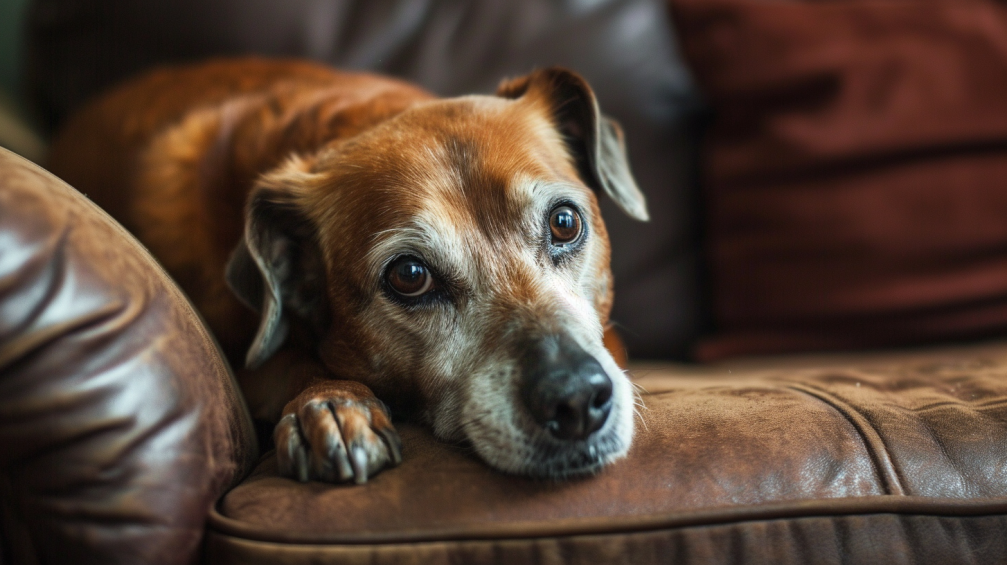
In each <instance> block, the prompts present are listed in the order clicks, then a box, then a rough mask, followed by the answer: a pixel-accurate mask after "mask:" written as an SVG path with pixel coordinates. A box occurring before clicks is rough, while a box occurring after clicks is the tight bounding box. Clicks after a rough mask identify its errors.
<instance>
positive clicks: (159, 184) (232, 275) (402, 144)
mask: <svg viewBox="0 0 1007 565" xmlns="http://www.w3.org/2000/svg"><path fill="white" fill-rule="evenodd" d="M48 166H49V168H50V169H51V170H52V171H53V172H54V173H55V174H57V175H59V176H60V177H62V178H63V179H64V180H66V181H67V182H68V183H69V184H70V185H71V186H74V187H76V188H77V189H79V190H80V191H81V192H83V193H85V194H86V195H88V196H89V197H90V198H91V199H92V200H93V201H95V202H96V203H97V204H98V205H100V206H101V207H103V208H104V209H105V210H106V211H108V212H109V213H110V214H111V215H112V216H113V217H115V218H116V219H118V220H119V221H120V222H121V223H122V224H123V225H124V226H125V227H126V228H127V229H128V230H129V231H131V232H132V233H133V234H135V235H136V237H137V238H138V239H139V240H140V241H141V242H142V243H143V244H144V245H146V246H147V247H148V249H150V251H151V252H152V253H153V255H154V256H155V257H156V258H157V259H158V260H159V261H160V262H161V264H162V265H163V266H164V268H165V269H166V270H167V271H168V273H169V274H171V275H172V277H173V278H174V279H175V280H176V281H177V282H178V283H179V284H180V286H181V287H182V288H183V290H184V291H185V292H186V293H187V294H188V296H189V297H190V299H191V300H192V301H193V303H194V305H195V306H196V308H197V310H198V311H199V312H200V313H201V315H202V316H203V317H204V318H205V321H206V322H207V324H208V325H209V327H210V328H211V330H212V331H213V333H214V335H215V336H216V337H217V339H218V340H219V342H220V344H221V347H222V349H223V351H224V353H225V355H226V356H227V357H228V359H229V360H230V361H231V362H232V364H234V365H235V366H237V365H240V364H242V361H243V364H244V368H243V369H241V370H239V371H238V372H237V376H238V380H239V383H240V385H241V388H242V391H243V392H244V394H245V396H246V399H247V401H248V403H249V407H250V410H251V411H252V414H253V416H254V417H256V418H259V419H265V420H268V421H270V422H271V423H275V428H274V432H273V437H274V440H275V444H276V456H277V461H278V467H279V470H280V472H281V473H282V474H284V475H286V476H291V477H295V478H297V479H299V480H301V481H308V480H320V481H328V482H349V481H354V482H356V483H364V482H366V481H367V480H368V478H369V477H372V476H373V475H374V474H376V473H377V472H379V471H380V470H382V469H384V468H386V467H390V466H394V465H396V464H398V463H399V462H400V461H401V458H402V455H401V444H400V439H399V437H398V435H397V434H396V432H395V429H394V427H393V425H392V422H391V418H390V416H389V414H390V411H389V407H390V408H391V410H393V411H394V412H395V413H396V414H401V415H402V416H404V417H406V418H412V419H415V420H416V421H419V422H422V423H424V424H426V425H428V426H429V427H430V428H432V430H433V432H434V433H435V435H436V436H437V437H439V438H441V439H443V440H446V441H451V442H468V443H469V444H471V446H472V447H474V449H475V451H476V453H478V455H479V456H480V457H481V458H482V459H483V460H484V461H485V462H487V463H488V464H489V465H491V466H492V467H495V468H496V469H498V470H501V471H504V472H507V473H514V474H522V475H530V476H535V477H547V478H553V479H562V478H566V477H572V476H577V475H584V474H591V473H594V472H596V471H598V470H599V469H601V468H602V467H603V466H605V465H606V464H608V463H610V462H612V461H614V460H617V459H619V458H621V457H623V456H624V455H625V454H626V452H627V450H628V449H629V447H630V444H631V441H632V437H633V428H634V422H633V420H634V392H633V389H632V385H631V384H630V382H629V380H628V379H627V377H626V376H625V375H624V373H623V371H622V370H621V369H620V367H619V365H618V364H617V362H616V361H615V359H614V358H613V356H612V354H611V353H610V352H609V351H608V350H607V349H606V346H605V339H606V330H607V329H608V325H609V311H610V309H611V306H612V297H613V287H612V275H611V271H610V267H609V259H610V248H609V242H608V235H607V233H606V231H605V224H604V223H603V222H602V218H601V214H600V211H599V206H598V197H599V195H601V194H605V195H607V196H608V197H610V198H612V199H614V201H615V203H616V204H617V205H618V206H619V207H620V208H621V209H622V210H623V211H625V212H626V213H627V214H629V215H630V216H631V217H633V218H636V219H638V220H644V221H645V220H647V219H648V218H647V208H646V202H645V199H644V196H643V195H642V194H641V192H640V190H639V188H638V187H637V185H636V183H635V181H634V179H633V177H632V174H631V172H630V169H629V165H628V163H627V158H626V151H625V146H624V142H623V136H622V133H621V130H620V129H619V127H618V125H617V124H616V123H615V122H613V121H612V120H610V119H608V118H606V117H605V116H603V115H602V114H601V113H600V112H599V109H598V104H597V102H596V100H595V96H594V94H593V93H592V91H591V89H590V87H589V86H588V84H587V83H586V82H585V81H584V80H583V79H582V78H581V77H579V76H578V75H576V74H575V73H573V72H571V71H568V70H564V69H560V68H548V69H541V70H537V71H534V72H532V73H530V74H528V75H526V76H523V77H520V78H516V79H512V80H506V81H504V82H503V83H502V84H501V85H500V87H499V89H498V90H497V92H496V94H495V95H486V96H463V97H459V98H447V99H440V98H436V97H434V96H433V95H431V94H430V93H428V92H426V91H424V90H422V89H420V88H418V87H415V86H412V85H410V84H407V83H404V82H400V81H398V80H393V79H391V78H384V77H379V76H375V75H369V74H360V73H344V72H338V71H335V70H333V69H330V68H327V67H324V66H321V65H316V64H312V63H307V62H298V61H286V60H270V59H257V58H246V59H232V60H213V61H209V62H206V63H202V64H198V65H194V66H181V67H174V68H163V69H158V70H155V71H153V72H150V73H148V74H146V75H143V76H141V77H139V78H137V79H134V80H131V81H128V82H127V83H125V84H124V85H122V86H120V87H118V88H116V89H114V90H112V91H111V92H110V93H108V94H106V95H104V96H101V97H99V98H98V99H97V100H95V101H93V102H91V103H89V104H88V105H86V106H85V108H84V109H82V110H81V111H80V112H79V113H78V114H77V115H76V116H74V117H73V118H72V119H71V120H70V121H69V122H68V124H67V125H66V126H65V128H64V129H63V130H62V131H61V133H60V134H59V135H58V136H57V137H56V139H55V140H54V142H53V144H52V148H51V152H50V159H49V162H48ZM379 398H380V399H382V400H379Z"/></svg>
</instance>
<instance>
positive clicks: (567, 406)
mask: <svg viewBox="0 0 1007 565" xmlns="http://www.w3.org/2000/svg"><path fill="white" fill-rule="evenodd" d="M522 365H523V366H522V370H523V375H522V383H521V397H522V400H523V402H524V404H525V407H526V408H527V409H528V411H529V412H530V414H531V416H532V418H533V419H534V420H535V422H536V423H538V424H539V425H540V426H542V427H543V428H545V429H546V430H548V431H549V433H550V434H552V435H553V436H554V437H555V438H557V439H561V440H569V441H575V440H582V439H586V438H587V437H588V436H590V435H591V434H592V433H594V432H596V431H597V430H599V429H600V428H601V427H602V425H604V423H605V420H606V419H607V418H608V415H609V412H611V409H612V380H611V379H610V378H609V377H608V375H607V374H606V373H605V370H604V369H603V368H602V366H601V364H600V363H598V361H597V360H596V359H595V358H594V357H592V356H591V355H590V354H588V353H587V352H586V351H584V349H583V348H581V347H580V346H579V345H577V343H576V342H574V341H573V339H571V338H570V337H568V336H562V335H561V336H549V337H546V338H543V339H541V340H538V341H537V342H534V343H532V344H530V345H529V346H528V347H527V350H526V351H525V355H524V356H523V363H522Z"/></svg>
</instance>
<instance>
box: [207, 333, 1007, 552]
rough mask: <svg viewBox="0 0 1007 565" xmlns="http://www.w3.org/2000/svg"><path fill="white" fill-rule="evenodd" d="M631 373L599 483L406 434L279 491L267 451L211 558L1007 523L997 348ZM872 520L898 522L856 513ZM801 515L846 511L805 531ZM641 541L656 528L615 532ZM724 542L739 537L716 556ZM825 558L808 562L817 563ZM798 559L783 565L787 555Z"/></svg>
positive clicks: (1004, 396) (217, 520)
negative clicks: (627, 419) (637, 406)
mask: <svg viewBox="0 0 1007 565" xmlns="http://www.w3.org/2000/svg"><path fill="white" fill-rule="evenodd" d="M635 374H636V377H637V379H636V382H637V383H638V384H639V385H640V386H642V387H643V388H644V389H646V391H647V392H646V393H644V394H643V400H644V404H645V408H644V409H643V410H641V414H642V419H643V422H642V423H641V425H640V426H639V432H638V436H637V439H636V441H635V444H634V447H633V449H632V451H631V452H630V455H629V457H628V458H627V459H626V460H624V461H621V462H619V463H616V464H615V465H613V466H611V467H610V468H608V469H606V470H604V471H602V472H601V473H600V474H599V475H598V476H595V477H591V478H587V479H583V480H577V481H570V482H565V483H552V482H544V481H534V480H529V479H524V478H519V477H512V476H505V475H502V474H499V473H496V472H494V471H491V470H490V469H488V468H487V467H486V466H485V465H483V464H481V463H479V462H478V461H477V460H476V459H475V457H474V456H473V455H471V454H470V453H469V451H468V450H467V449H466V448H465V447H464V446H451V445H445V444H441V443H439V442H437V441H435V440H434V439H433V438H432V437H431V436H430V435H429V434H428V433H427V432H425V431H423V430H420V429H417V428H414V427H409V426H400V432H401V434H402V439H403V457H404V461H403V463H402V465H401V466H400V467H399V468H396V469H394V470H391V471H388V472H386V473H382V474H381V475H379V476H377V477H375V478H374V480H373V482H372V483H369V484H367V485H366V486H363V487H338V486H336V487H333V486H329V485H323V484H320V483H308V484H298V483H296V482H293V481H290V480H287V479H281V478H278V477H277V476H276V474H275V466H274V463H273V460H272V458H271V457H268V456H267V457H266V458H265V460H264V461H263V462H262V463H261V464H260V465H259V467H258V469H257V470H256V471H255V472H254V473H253V474H252V475H251V476H250V477H249V478H248V479H247V480H246V481H245V482H243V483H242V484H241V485H240V486H238V487H237V488H235V489H234V490H233V491H231V492H230V493H228V494H227V495H226V496H225V498H224V499H223V501H222V502H221V504H220V505H219V506H218V511H219V513H218V514H216V515H214V516H213V518H212V520H211V529H212V530H214V531H215V532H216V533H215V534H214V536H215V537H214V538H212V541H211V543H210V546H209V547H210V550H211V551H215V552H218V553H214V554H213V555H214V556H215V558H216V557H220V558H223V557H224V556H227V555H242V554H244V553H242V552H252V553H248V554H247V555H252V554H255V552H256V551H259V550H261V551H263V552H264V553H262V555H263V556H267V555H268V556H270V559H272V558H273V557H276V556H282V559H280V558H279V557H277V559H279V562H288V561H283V560H286V559H289V562H307V561H306V559H307V556H309V555H310V554H311V551H321V552H323V553H324V552H337V553H338V555H340V556H344V555H345V556H350V555H351V554H352V555H355V556H356V557H353V558H352V559H350V558H349V557H347V558H348V559H350V561H348V562H354V561H353V559H365V558H368V559H369V558H370V557H374V558H375V560H376V561H375V562H380V563H386V562H387V563H398V562H408V559H406V557H405V556H406V555H407V554H406V553H403V547H410V548H412V547H413V546H411V545H410V546H399V547H398V548H396V547H388V546H383V547H382V548H381V549H380V550H379V549H377V546H376V545H375V544H378V543H383V544H389V543H392V544H395V543H398V544H410V543H422V544H426V545H424V546H423V547H424V548H426V549H425V551H426V550H429V551H431V552H432V553H431V556H432V557H431V559H432V561H431V562H445V561H449V560H450V559H461V560H462V561H467V558H463V557H462V556H464V555H467V553H466V552H467V551H470V550H471V551H475V552H477V553H476V554H473V555H481V556H482V557H479V558H478V560H480V562H481V560H483V559H484V558H485V559H486V561H488V562H507V561H506V559H503V558H502V557H501V555H503V553H500V552H501V551H503V550H502V549H501V548H503V547H512V548H515V549H514V551H517V552H518V553H517V554H519V555H532V556H535V555H537V556H538V557H536V558H535V559H543V561H542V562H560V561H559V559H560V558H559V557H558V556H561V555H568V554H569V555H574V554H576V555H581V556H582V558H581V559H575V558H571V561H572V562H595V561H592V559H589V558H588V557H589V556H591V555H593V553H592V551H593V550H590V549H589V548H590V547H593V546H592V545H591V544H596V543H597V536H602V537H604V536H605V535H607V534H617V533H621V534H625V535H623V537H620V538H619V541H618V542H617V543H616V545H618V544H622V543H627V544H633V543H639V544H642V545H640V546H639V547H635V546H634V547H635V549H632V551H633V552H643V553H642V555H649V556H651V558H648V559H645V560H643V561H642V562H652V561H655V560H656V556H666V555H669V554H677V553H676V552H684V553H683V555H691V552H692V551H699V550H697V549H695V548H694V547H693V548H691V549H690V547H691V545H690V544H700V547H701V548H705V549H703V550H702V551H709V552H712V553H710V555H720V556H721V557H725V555H726V556H729V555H734V554H735V553H737V554H738V555H741V554H743V552H742V546H747V544H749V543H751V544H753V545H752V547H754V548H755V553H754V554H753V555H756V556H757V555H760V554H762V553H760V552H765V551H767V548H762V547H759V544H758V543H757V541H758V540H759V539H764V540H765V539H774V538H773V536H780V540H781V543H784V542H785V543H784V545H783V546H781V548H780V551H781V552H782V553H781V555H782V556H783V557H787V552H799V551H800V550H801V547H800V544H801V543H811V544H817V543H819V541H821V543H827V542H828V540H829V539H837V540H839V541H838V542H837V543H839V542H841V543H842V544H853V545H855V546H859V545H862V544H873V543H878V540H877V539H875V538H873V537H872V536H874V535H875V533H874V530H872V529H870V528H866V527H865V528H860V529H852V530H851V529H849V528H850V527H852V526H850V524H853V523H856V521H857V520H868V521H872V520H880V523H882V524H883V527H884V528H887V530H885V531H890V532H893V536H894V537H892V539H891V541H892V543H891V544H888V543H887V542H886V543H885V545H884V547H883V550H879V551H882V552H883V553H884V552H889V551H892V552H895V551H896V550H897V549H898V547H900V546H899V544H904V545H906V546H907V547H908V545H911V544H912V543H914V541H913V540H914V539H915V538H914V536H915V535H917V534H916V532H917V530H918V531H919V532H923V531H926V530H927V529H937V530H942V529H946V528H949V527H950V528H952V531H950V532H945V533H944V534H942V536H943V537H942V538H940V539H945V540H946V541H947V543H943V542H941V543H937V539H938V538H933V539H928V540H926V541H927V543H930V544H937V545H935V546H934V547H940V548H943V549H942V551H957V550H958V549H961V548H962V547H965V546H969V544H979V545H981V546H982V547H990V546H988V545H985V544H987V543H989V539H987V538H982V537H977V538H970V537H968V530H969V528H971V527H972V526H969V525H967V524H966V523H965V522H959V521H956V520H954V519H951V518H934V519H933V520H930V521H928V520H929V519H925V518H921V517H920V516H927V515H933V516H955V515H961V516H965V515H970V514H973V515H987V514H993V515H997V517H996V518H995V519H991V521H990V522H988V523H987V522H982V521H981V520H980V521H976V522H974V524H978V525H976V526H975V527H976V528H979V530H980V531H981V532H985V533H984V534H983V535H987V534H988V533H989V532H990V531H991V530H990V528H994V527H1002V525H1003V524H1004V520H1003V517H1002V516H1001V515H1002V514H1004V513H1007V472H1005V470H1007V345H1000V344H993V345H987V346H984V347H978V348H963V349H952V350H947V351H933V352H925V353H911V352H910V353H904V354H900V355H890V356H888V357H886V356H875V357H863V358H849V357H847V358H842V357H840V358H834V359H804V360H797V361H793V362H790V363H787V362H782V361H777V360H766V361H762V362H746V363H736V364H733V365H727V364H725V365H719V366H708V367H703V368H690V367H685V366H681V367H669V366H665V367H657V368H642V369H637V370H636V371H635ZM878 513H894V514H897V515H899V516H904V517H895V518H892V517H888V518H877V517H870V516H869V515H875V514H878ZM860 514H863V515H864V516H865V517H861V518H858V517H857V515H860ZM815 516H819V517H821V516H824V517H829V516H846V518H837V519H835V520H832V519H826V521H825V522H824V523H821V524H819V523H817V522H815V521H814V520H813V519H812V518H813V517H815ZM781 520H782V521H784V522H785V524H783V525H780V524H781V523H780V522H779V521H781ZM914 520H921V522H919V525H912V524H916V523H917V522H914ZM769 521H772V524H776V525H775V526H773V525H771V524H770V522H769ZM714 523H720V524H725V525H724V526H723V528H724V529H723V530H722V532H721V533H719V534H717V533H715V532H712V531H711V530H709V529H693V530H683V528H689V527H691V526H698V525H703V524H714ZM910 523H911V524H910ZM970 523H972V522H970ZM816 524H817V525H816ZM844 524H846V525H844ZM906 524H910V525H909V526H907V525H906ZM942 524H943V525H942ZM910 526H911V527H910ZM879 527H880V526H879ZM774 528H777V529H778V532H777V533H775V534H774V533H773V529H774ZM805 528H808V530H807V532H806V534H807V535H808V536H817V535H819V534H818V533H816V532H819V531H822V532H824V533H822V535H825V534H828V536H831V537H826V538H823V540H817V538H816V540H815V541H814V542H812V541H810V538H809V539H805V538H804V536H805V535H806V534H805V533H802V532H803V531H804V529H805ZM823 528H824V530H822V529H823ZM906 528H909V529H906ZM652 530H661V531H663V532H664V533H663V534H660V535H640V536H638V535H637V534H630V533H628V532H644V531H652ZM690 532H693V533H690ZM696 532H698V533H696ZM569 536H574V538H569ZM696 536H698V537H696ZM725 536H726V537H725ZM766 536H768V537H766ZM543 538H548V539H547V540H543ZM567 538H569V539H567ZM504 539H507V540H516V541H513V542H508V543H503V542H502V541H499V540H504ZM561 539H567V541H566V542H562V543H560V542H558V541H557V540H561ZM581 539H583V540H584V542H583V543H585V544H587V545H582V544H581V542H580V541H577V540H581ZM718 539H733V540H736V541H735V542H732V543H737V544H739V545H738V547H737V548H735V549H731V550H730V551H728V552H727V554H725V553H724V552H725V551H726V549H725V547H723V546H722V543H721V542H718V541H717V540H718ZM883 539H887V538H883ZM239 540H240V541H239ZM456 540H483V542H480V543H469V542H466V543H455V541H456ZM485 540H497V541H485ZM550 540H551V541H550ZM571 540H572V541H571ZM592 540H594V541H592ZM634 540H635V541H634ZM641 540H642V541H641ZM802 540H804V541H802ZM304 544H329V546H326V548H325V549H324V550H323V549H320V548H318V547H316V548H314V549H312V550H309V549H307V548H305V547H304ZM347 544H351V545H353V544H365V545H367V547H366V548H360V549H351V548H347V547H346V546H347ZM445 544H447V546H445ZM515 544H517V546H515ZM557 544H558V545H557ZM564 544H569V547H564ZM788 544H789V545H788ZM598 547H600V548H603V547H605V544H600V545H598ZM816 547H817V546H816ZM820 549H821V548H819V549H815V548H814V547H809V548H807V549H806V551H807V552H809V553H808V555H827V554H826V553H821V551H820ZM825 549H828V548H827V547H826V548H825ZM288 550H289V551H288ZM598 551H605V550H604V549H599V550H598ZM842 551H843V552H844V555H847V554H849V553H848V552H847V550H846V549H842ZM913 551H916V550H915V549H914V550H913ZM232 552H236V553H232ZM557 552H558V553H557ZM578 552H583V553H578ZM669 552H670V553H669ZM630 554H632V552H631V553H630ZM744 554H745V555H748V554H747V553H744ZM892 554H893V555H896V554H897V553H892ZM332 555H335V553H332ZM620 555H621V554H620ZM699 555H702V553H700V554H699ZM794 555H795V556H796V557H793V556H792V557H793V558H788V559H790V562H800V559H798V558H799V557H800V555H801V554H800V553H795V554H794ZM849 555H857V552H856V551H854V552H853V553H852V554H849ZM861 555H866V554H861ZM933 555H937V554H936V553H933V551H931V552H930V555H929V557H928V559H929V558H930V557H932V556H933ZM368 556H370V557H368ZM543 556H545V557H543ZM924 556H925V557H926V555H924ZM535 559H532V560H531V561H530V562H536V561H535ZM854 561H856V560H854ZM418 562H424V561H423V560H422V559H421V560H419V561H418ZM521 562H523V561H521ZM597 562H604V560H602V561H597ZM624 562H625V561H624ZM632 562H636V561H632ZM695 562H702V560H697V561H695ZM783 562H788V561H787V559H783ZM930 562H938V561H930Z"/></svg>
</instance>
